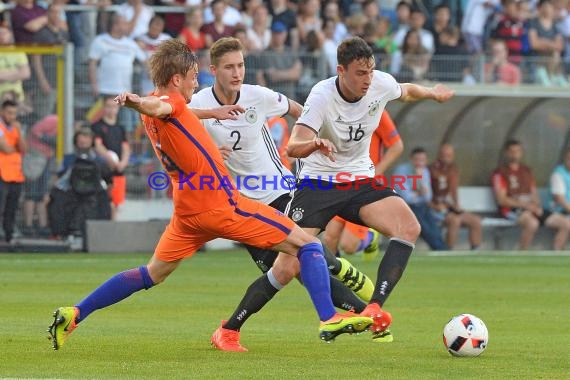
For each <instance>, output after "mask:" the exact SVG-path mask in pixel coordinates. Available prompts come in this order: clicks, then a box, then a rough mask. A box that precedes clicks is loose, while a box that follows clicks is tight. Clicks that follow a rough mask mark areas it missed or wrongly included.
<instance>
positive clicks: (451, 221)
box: [445, 212, 462, 249]
mask: <svg viewBox="0 0 570 380" xmlns="http://www.w3.org/2000/svg"><path fill="white" fill-rule="evenodd" d="M461 222H462V220H461V215H460V214H456V213H454V212H448V213H447V215H446V216H445V227H447V234H446V239H445V240H446V242H447V246H448V247H449V249H453V247H455V243H456V242H457V235H458V234H459V228H460V227H461Z"/></svg>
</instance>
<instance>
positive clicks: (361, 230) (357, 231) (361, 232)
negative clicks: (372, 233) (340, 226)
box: [333, 215, 368, 240]
mask: <svg viewBox="0 0 570 380" xmlns="http://www.w3.org/2000/svg"><path fill="white" fill-rule="evenodd" d="M333 220H335V221H337V222H340V223H344V229H345V230H348V231H349V232H350V233H351V234H353V235H354V236H356V237H357V238H359V239H360V240H364V239H366V234H367V233H368V227H365V226H361V225H360V224H355V223H351V222H347V221H346V220H344V219H343V218H341V217H340V216H338V215H337V216H335V217H334V218H333Z"/></svg>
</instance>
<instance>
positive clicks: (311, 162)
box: [297, 70, 402, 182]
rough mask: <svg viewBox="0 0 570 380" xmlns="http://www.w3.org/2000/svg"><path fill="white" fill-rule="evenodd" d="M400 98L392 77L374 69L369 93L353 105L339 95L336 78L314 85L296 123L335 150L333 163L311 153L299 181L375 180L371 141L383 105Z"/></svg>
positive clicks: (301, 167)
mask: <svg viewBox="0 0 570 380" xmlns="http://www.w3.org/2000/svg"><path fill="white" fill-rule="evenodd" d="M401 95H402V89H401V88H400V85H399V84H398V82H396V80H395V79H394V77H393V76H392V75H390V74H388V73H384V72H382V71H377V70H375V71H374V76H373V78H372V83H371V84H370V87H369V88H368V92H367V93H366V95H365V96H363V97H362V98H361V99H359V100H358V101H356V102H349V101H347V100H346V99H344V98H343V96H342V95H341V94H340V91H339V87H338V77H332V78H329V79H325V80H323V81H321V82H319V83H317V84H316V85H315V86H314V87H313V88H312V90H311V92H310V94H309V97H308V98H307V101H306V102H305V106H304V108H303V113H302V114H301V117H300V118H299V119H298V120H297V124H303V125H305V126H307V127H309V128H311V129H313V130H314V131H315V132H317V134H318V137H319V138H322V139H328V140H330V141H331V142H332V143H333V144H334V146H335V147H336V148H337V152H336V153H335V158H336V161H335V162H333V161H331V160H330V159H329V158H328V157H327V156H325V155H323V154H321V153H320V152H313V153H312V154H311V155H309V156H308V157H306V158H302V159H301V160H300V165H299V166H300V169H301V170H300V171H299V172H298V176H299V178H307V177H308V178H320V179H323V180H327V181H330V180H332V181H333V182H342V181H354V180H355V177H356V176H360V178H363V177H362V176H364V177H374V164H373V163H372V160H371V159H370V140H371V137H372V134H373V133H374V130H375V129H376V128H378V123H379V122H380V117H381V116H382V112H383V111H384V108H385V107H386V103H388V102H389V101H391V100H394V99H398V98H399V97H400V96H401Z"/></svg>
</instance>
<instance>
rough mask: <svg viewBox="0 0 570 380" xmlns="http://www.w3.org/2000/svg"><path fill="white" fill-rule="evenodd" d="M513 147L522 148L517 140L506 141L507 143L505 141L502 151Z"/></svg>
mask: <svg viewBox="0 0 570 380" xmlns="http://www.w3.org/2000/svg"><path fill="white" fill-rule="evenodd" d="M514 145H520V146H522V143H521V142H520V141H519V140H517V139H508V140H507V141H505V143H504V144H503V150H508V149H509V148H510V147H511V146H514Z"/></svg>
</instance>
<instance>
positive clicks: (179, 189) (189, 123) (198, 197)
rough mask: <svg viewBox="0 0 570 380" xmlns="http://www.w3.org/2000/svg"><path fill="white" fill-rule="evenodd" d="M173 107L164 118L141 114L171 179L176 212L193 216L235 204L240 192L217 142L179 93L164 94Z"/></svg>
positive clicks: (147, 131)
mask: <svg viewBox="0 0 570 380" xmlns="http://www.w3.org/2000/svg"><path fill="white" fill-rule="evenodd" d="M161 100H162V101H164V102H166V103H168V104H170V105H171V106H172V113H171V114H170V116H168V117H166V118H164V119H158V118H153V117H150V116H146V115H142V121H143V125H144V127H145V129H146V133H147V135H148V137H149V139H150V140H151V142H152V145H153V148H154V150H155V153H156V155H157V156H158V158H159V160H160V161H161V163H162V165H163V167H164V169H165V170H166V172H167V173H168V175H169V176H170V179H171V183H172V187H173V201H174V213H175V214H176V215H181V216H182V215H194V214H198V213H201V212H204V211H208V210H212V209H215V208H220V207H227V206H230V205H231V206H235V205H236V202H237V199H238V191H237V190H236V186H235V184H234V182H233V181H232V180H231V176H230V174H229V173H228V171H227V169H226V167H225V166H224V162H223V159H222V155H221V153H220V151H219V149H218V147H217V146H216V145H215V144H214V141H213V140H212V138H211V137H210V135H209V134H208V132H207V131H206V128H205V127H204V126H203V125H202V123H200V120H199V119H198V117H196V115H194V113H192V111H191V110H190V109H189V108H187V106H186V101H185V100H184V98H183V97H182V96H181V95H180V94H177V93H171V94H168V96H161Z"/></svg>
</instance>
